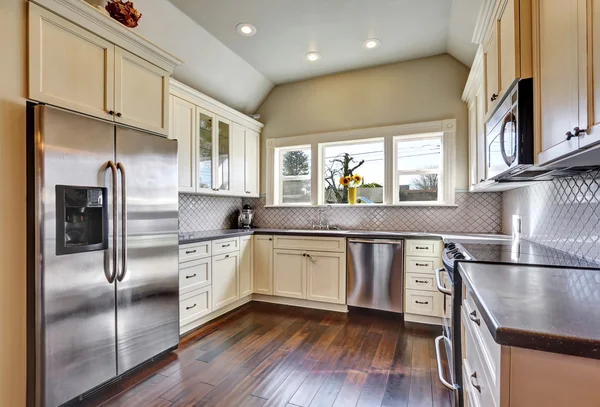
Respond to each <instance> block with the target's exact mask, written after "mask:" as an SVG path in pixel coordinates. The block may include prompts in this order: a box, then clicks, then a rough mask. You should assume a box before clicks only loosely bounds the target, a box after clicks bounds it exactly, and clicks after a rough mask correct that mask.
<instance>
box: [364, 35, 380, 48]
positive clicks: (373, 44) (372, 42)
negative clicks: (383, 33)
mask: <svg viewBox="0 0 600 407" xmlns="http://www.w3.org/2000/svg"><path fill="white" fill-rule="evenodd" d="M380 44H381V41H379V40H378V39H377V38H370V39H368V40H366V41H365V48H367V49H373V48H377V47H379V45H380Z"/></svg>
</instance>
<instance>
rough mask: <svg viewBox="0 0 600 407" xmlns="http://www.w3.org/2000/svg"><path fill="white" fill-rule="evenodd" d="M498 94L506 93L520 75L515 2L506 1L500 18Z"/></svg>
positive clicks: (512, 0) (511, 0) (513, 0)
mask: <svg viewBox="0 0 600 407" xmlns="http://www.w3.org/2000/svg"><path fill="white" fill-rule="evenodd" d="M499 27H500V34H499V36H498V40H499V41H498V42H499V44H500V47H499V49H500V51H499V55H500V87H499V89H500V92H499V93H500V94H501V95H503V94H504V93H506V92H507V91H508V89H509V88H510V86H511V85H512V84H513V83H514V81H515V80H516V79H517V77H518V76H519V75H520V72H518V71H519V70H518V67H517V59H516V55H517V54H516V53H517V45H516V39H517V36H516V35H515V34H516V32H515V0H507V1H506V5H505V7H504V10H503V11H502V15H501V16H500V23H499Z"/></svg>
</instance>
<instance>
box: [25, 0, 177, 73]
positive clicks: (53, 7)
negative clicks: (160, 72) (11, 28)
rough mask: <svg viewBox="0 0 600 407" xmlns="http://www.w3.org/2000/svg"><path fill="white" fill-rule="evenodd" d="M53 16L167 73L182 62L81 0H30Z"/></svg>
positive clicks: (171, 71)
mask: <svg viewBox="0 0 600 407" xmlns="http://www.w3.org/2000/svg"><path fill="white" fill-rule="evenodd" d="M32 2H33V3H35V4H38V5H39V6H41V7H44V8H45V9H48V10H50V11H52V12H53V13H55V14H57V15H59V16H61V17H63V18H66V19H67V20H70V21H71V22H73V23H75V24H77V25H79V26H80V27H82V28H84V29H86V30H88V31H90V32H92V33H94V34H96V35H99V36H100V37H102V38H105V39H106V40H108V41H110V42H112V43H113V44H115V45H117V46H119V47H121V48H123V49H125V50H127V51H129V52H131V53H133V54H136V55H137V56H139V57H141V58H143V59H145V60H147V61H149V62H152V63H153V64H154V65H156V66H159V67H160V68H162V69H164V70H165V71H167V72H169V73H171V74H172V73H173V71H174V70H175V68H176V67H177V66H179V65H181V64H182V63H183V61H182V60H181V59H179V58H177V57H175V56H174V55H171V54H170V53H168V52H167V51H165V50H164V49H162V48H160V47H158V46H157V45H155V44H153V43H152V42H150V41H148V40H147V39H146V38H144V37H142V36H141V35H139V34H137V33H136V32H135V31H134V30H133V29H131V28H127V27H125V26H124V25H123V24H121V23H119V22H118V21H116V20H114V19H112V18H111V17H109V16H107V15H106V14H104V13H102V12H101V11H99V10H98V9H96V8H95V7H93V6H91V5H90V4H88V3H86V2H85V1H83V0H32Z"/></svg>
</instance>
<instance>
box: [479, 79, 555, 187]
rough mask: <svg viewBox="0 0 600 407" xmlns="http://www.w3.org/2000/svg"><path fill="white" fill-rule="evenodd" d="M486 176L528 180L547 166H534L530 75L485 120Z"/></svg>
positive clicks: (519, 82)
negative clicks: (542, 167)
mask: <svg viewBox="0 0 600 407" xmlns="http://www.w3.org/2000/svg"><path fill="white" fill-rule="evenodd" d="M485 139H486V179H488V180H496V181H500V182H509V181H522V180H531V179H535V178H536V177H538V176H540V175H543V174H545V173H546V172H548V171H547V170H539V169H536V168H531V167H532V166H533V155H534V152H533V143H534V141H533V140H534V137H533V79H522V80H520V81H518V82H517V83H516V84H515V85H514V86H513V88H512V89H511V90H510V91H509V92H507V94H506V95H505V97H504V98H503V100H502V101H501V102H500V104H499V105H498V107H497V109H496V110H495V112H494V113H493V114H492V115H491V116H490V118H489V119H488V121H487V123H486V135H485Z"/></svg>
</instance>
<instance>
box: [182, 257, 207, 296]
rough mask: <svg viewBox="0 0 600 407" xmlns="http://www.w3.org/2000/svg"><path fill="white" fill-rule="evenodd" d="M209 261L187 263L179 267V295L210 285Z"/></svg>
mask: <svg viewBox="0 0 600 407" xmlns="http://www.w3.org/2000/svg"><path fill="white" fill-rule="evenodd" d="M210 263H211V259H210V258H209V257H207V258H205V259H201V260H194V261H188V262H185V263H181V264H180V265H179V294H185V293H187V292H190V291H194V290H196V289H198V288H202V287H206V286H207V285H210V284H211V280H212V277H211V267H210Z"/></svg>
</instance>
